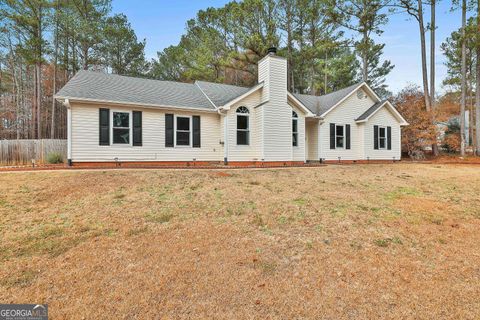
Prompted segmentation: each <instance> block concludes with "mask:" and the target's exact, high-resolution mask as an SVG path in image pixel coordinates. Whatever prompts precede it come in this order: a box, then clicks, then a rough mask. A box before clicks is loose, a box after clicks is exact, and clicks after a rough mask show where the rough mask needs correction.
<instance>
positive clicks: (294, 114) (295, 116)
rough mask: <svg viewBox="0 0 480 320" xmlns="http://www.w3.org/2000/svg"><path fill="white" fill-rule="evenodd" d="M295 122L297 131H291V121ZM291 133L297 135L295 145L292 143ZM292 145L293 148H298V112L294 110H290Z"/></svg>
mask: <svg viewBox="0 0 480 320" xmlns="http://www.w3.org/2000/svg"><path fill="white" fill-rule="evenodd" d="M294 121H295V122H296V123H297V126H296V127H297V131H293V122H294ZM293 135H296V137H297V140H296V141H297V144H296V145H295V143H294V141H295V140H294V139H293ZM292 147H295V148H298V147H299V143H298V114H297V112H296V111H295V110H292Z"/></svg>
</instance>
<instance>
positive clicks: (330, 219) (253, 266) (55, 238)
mask: <svg viewBox="0 0 480 320" xmlns="http://www.w3.org/2000/svg"><path fill="white" fill-rule="evenodd" d="M218 173H222V174H221V175H219V174H218ZM223 173H225V175H224V174H223ZM479 194H480V172H479V171H478V169H477V167H469V166H462V167H449V166H447V165H424V164H421V165H416V164H395V165H352V166H348V165H346V166H330V167H321V168H288V169H267V170H234V171H233V170H232V171H221V172H216V173H213V172H212V171H208V170H205V171H203V170H171V171H169V170H148V171H144V170H122V171H93V172H88V171H82V172H70V171H69V172H48V173H47V172H35V173H9V174H1V175H0V232H1V234H2V242H1V243H0V247H1V248H0V249H1V250H0V279H1V280H0V301H4V302H5V303H23V302H32V303H48V304H49V312H50V314H51V316H52V318H55V319H72V318H73V319H76V318H79V319H81V318H85V319H95V318H100V317H101V318H115V319H117V318H125V319H137V318H138V319H140V318H167V319H168V318H185V319H187V318H220V319H232V318H241V319H244V318H271V319H290V318H312V319H318V318H329V319H351V318H359V319H371V318H398V319H405V318H451V319H459V318H462V319H476V318H478V317H480V311H479V310H480V301H479V300H478V299H477V297H478V296H479V295H480V247H479V246H478V243H480V233H479V232H478V230H479V228H480V211H479V206H478V199H479V198H478V195H479Z"/></svg>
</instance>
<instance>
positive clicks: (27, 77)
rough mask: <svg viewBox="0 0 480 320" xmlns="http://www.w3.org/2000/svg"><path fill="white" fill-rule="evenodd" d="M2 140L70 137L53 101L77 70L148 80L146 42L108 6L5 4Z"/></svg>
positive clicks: (0, 18) (98, 2) (100, 2)
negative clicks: (140, 76) (112, 12)
mask: <svg viewBox="0 0 480 320" xmlns="http://www.w3.org/2000/svg"><path fill="white" fill-rule="evenodd" d="M0 31H1V32H0V121H1V122H0V139H5V138H8V139H21V138H33V139H35V138H48V137H51V138H65V137H66V110H65V108H64V107H63V106H60V105H58V103H56V102H55V101H54V100H53V94H54V93H56V91H58V89H59V88H61V87H62V86H63V85H64V84H65V83H66V82H67V81H68V80H69V79H70V78H71V77H72V76H73V75H74V74H75V73H76V72H77V71H78V70H81V69H94V70H103V71H106V72H112V73H118V74H127V75H134V76H138V75H145V74H146V73H147V72H148V63H147V62H146V61H145V56H144V48H145V40H143V41H141V40H138V39H137V36H136V35H135V32H134V31H133V29H132V27H131V25H130V23H129V22H128V20H127V17H126V16H125V15H123V14H116V15H111V1H110V0H28V1H27V0H0Z"/></svg>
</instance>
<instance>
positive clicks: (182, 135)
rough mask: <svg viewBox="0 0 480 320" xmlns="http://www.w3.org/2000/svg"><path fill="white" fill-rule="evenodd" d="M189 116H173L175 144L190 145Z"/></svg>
mask: <svg viewBox="0 0 480 320" xmlns="http://www.w3.org/2000/svg"><path fill="white" fill-rule="evenodd" d="M191 133H192V130H191V121H190V117H182V116H176V117H175V145H177V146H190V141H191V140H192V139H191Z"/></svg>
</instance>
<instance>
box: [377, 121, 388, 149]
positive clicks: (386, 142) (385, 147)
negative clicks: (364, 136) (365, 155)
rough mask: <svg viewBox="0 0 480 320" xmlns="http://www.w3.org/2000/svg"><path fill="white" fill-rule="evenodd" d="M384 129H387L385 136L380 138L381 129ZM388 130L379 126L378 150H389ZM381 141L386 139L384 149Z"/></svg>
mask: <svg viewBox="0 0 480 320" xmlns="http://www.w3.org/2000/svg"><path fill="white" fill-rule="evenodd" d="M382 128H383V129H385V136H384V137H383V138H382V137H381V136H380V129H382ZM387 130H388V129H387V127H385V126H378V150H387V148H388V137H387V136H388V133H387ZM381 139H385V144H384V147H383V148H382V147H381V144H380V140H381Z"/></svg>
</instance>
